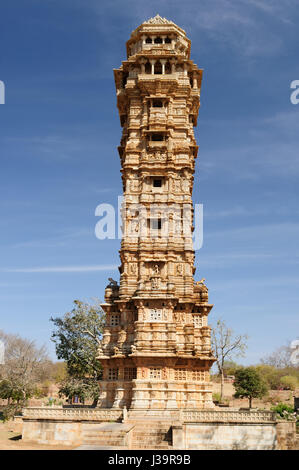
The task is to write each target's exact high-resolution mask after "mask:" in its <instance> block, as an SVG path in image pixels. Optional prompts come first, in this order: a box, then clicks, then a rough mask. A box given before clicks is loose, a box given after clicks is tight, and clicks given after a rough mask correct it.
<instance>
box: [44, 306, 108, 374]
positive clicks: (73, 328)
mask: <svg viewBox="0 0 299 470" xmlns="http://www.w3.org/2000/svg"><path fill="white" fill-rule="evenodd" d="M74 304H75V305H74V308H73V310H72V311H71V312H68V313H66V314H65V315H64V316H63V317H62V318H59V317H57V318H51V321H52V322H53V323H54V325H55V327H56V329H55V330H54V331H53V333H52V337H51V338H52V340H53V341H54V343H55V346H56V354H57V357H58V359H63V360H64V361H66V364H67V372H68V374H69V376H71V377H77V378H82V377H93V378H94V379H99V378H100V377H101V370H102V367H101V364H100V362H99V361H98V360H97V359H96V356H97V350H98V347H99V342H100V338H101V335H102V331H103V326H104V312H103V310H102V309H101V307H100V306H99V303H97V304H95V305H91V304H88V303H85V302H81V301H80V300H75V301H74Z"/></svg>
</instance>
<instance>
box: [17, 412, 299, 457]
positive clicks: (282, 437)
mask: <svg viewBox="0 0 299 470" xmlns="http://www.w3.org/2000/svg"><path fill="white" fill-rule="evenodd" d="M295 433H296V428H295V423H293V422H281V421H276V418H275V415H274V413H272V412H271V411H258V410H253V411H249V410H248V411H245V410H194V409H193V410H192V409H190V410H177V409H173V410H128V411H127V410H126V409H125V410H121V409H100V408H99V409H96V408H95V409H92V408H62V407H51V408H46V407H42V408H25V409H24V410H23V432H22V438H23V440H24V441H31V442H32V441H34V442H37V443H40V444H62V443H63V444H64V445H78V448H80V449H82V450H83V449H90V448H94V449H158V450H167V449H197V450H225V449H227V450H228V449H240V450H256V449H261V450H273V449H292V448H293V446H295V444H294V443H295V435H296V434H295Z"/></svg>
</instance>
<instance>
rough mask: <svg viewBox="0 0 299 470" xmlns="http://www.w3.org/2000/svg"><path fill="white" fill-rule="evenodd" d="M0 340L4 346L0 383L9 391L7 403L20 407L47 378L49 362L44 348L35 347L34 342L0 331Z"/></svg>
mask: <svg viewBox="0 0 299 470" xmlns="http://www.w3.org/2000/svg"><path fill="white" fill-rule="evenodd" d="M0 339H1V340H2V341H3V343H4V346H5V354H4V364H2V365H1V367H0V382H2V383H4V382H5V388H6V390H8V389H9V390H10V396H7V398H8V399H9V401H10V399H11V400H12V401H13V402H16V403H17V404H20V405H21V406H22V405H24V404H25V403H26V400H27V399H28V398H30V397H31V396H33V395H34V394H35V393H36V391H37V388H38V384H40V383H41V382H43V381H44V380H45V379H46V378H47V376H48V373H49V366H50V364H51V362H50V360H49V358H48V356H47V352H46V349H45V347H44V346H43V347H40V348H39V347H37V346H36V344H35V342H34V341H30V340H28V339H24V338H21V337H20V336H19V335H12V334H6V333H4V332H2V331H0Z"/></svg>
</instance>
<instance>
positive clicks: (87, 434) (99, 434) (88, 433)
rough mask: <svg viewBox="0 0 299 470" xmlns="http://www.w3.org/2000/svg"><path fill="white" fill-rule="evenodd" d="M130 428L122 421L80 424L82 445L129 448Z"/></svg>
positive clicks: (130, 426) (131, 426)
mask: <svg viewBox="0 0 299 470" xmlns="http://www.w3.org/2000/svg"><path fill="white" fill-rule="evenodd" d="M132 429H133V425H130V424H123V423H99V424H92V425H91V424H90V423H88V424H82V445H91V446H99V447H117V448H123V447H125V448H130V446H131V436H132Z"/></svg>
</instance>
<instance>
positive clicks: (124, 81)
mask: <svg viewBox="0 0 299 470" xmlns="http://www.w3.org/2000/svg"><path fill="white" fill-rule="evenodd" d="M128 76H129V74H128V73H124V74H123V76H122V86H123V88H125V86H126V84H127V79H128Z"/></svg>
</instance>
